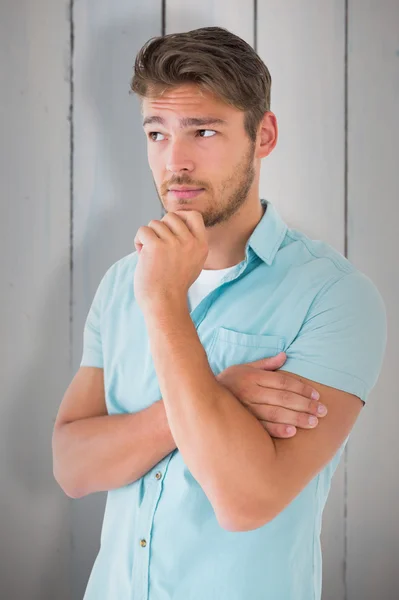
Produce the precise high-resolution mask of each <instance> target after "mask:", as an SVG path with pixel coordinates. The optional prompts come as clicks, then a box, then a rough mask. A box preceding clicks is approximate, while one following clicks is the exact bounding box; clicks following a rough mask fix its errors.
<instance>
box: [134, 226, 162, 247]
mask: <svg viewBox="0 0 399 600" xmlns="http://www.w3.org/2000/svg"><path fill="white" fill-rule="evenodd" d="M159 239H160V238H159V236H158V235H157V234H156V232H155V231H154V230H153V229H151V227H147V226H146V225H142V226H141V227H139V228H138V230H137V233H136V235H135V237H134V245H135V246H136V248H137V246H144V244H150V243H153V242H154V241H156V240H159Z"/></svg>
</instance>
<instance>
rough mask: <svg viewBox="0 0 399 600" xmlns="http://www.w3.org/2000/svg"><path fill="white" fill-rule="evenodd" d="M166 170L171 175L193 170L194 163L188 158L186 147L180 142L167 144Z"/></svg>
mask: <svg viewBox="0 0 399 600" xmlns="http://www.w3.org/2000/svg"><path fill="white" fill-rule="evenodd" d="M166 169H167V170H168V171H170V172H171V173H178V172H179V171H182V170H185V171H192V170H193V169H194V162H193V161H192V160H191V159H190V158H189V156H188V149H187V146H186V145H185V144H184V143H183V142H182V141H180V140H175V141H171V142H169V148H168V156H167V162H166Z"/></svg>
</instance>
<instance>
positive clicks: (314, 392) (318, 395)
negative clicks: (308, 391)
mask: <svg viewBox="0 0 399 600" xmlns="http://www.w3.org/2000/svg"><path fill="white" fill-rule="evenodd" d="M319 398H320V394H319V392H316V390H314V391H313V392H312V399H313V400H318V399H319Z"/></svg>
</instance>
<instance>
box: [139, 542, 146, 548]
mask: <svg viewBox="0 0 399 600" xmlns="http://www.w3.org/2000/svg"><path fill="white" fill-rule="evenodd" d="M146 545H147V542H146V541H145V540H140V546H142V547H143V548H145V547H146Z"/></svg>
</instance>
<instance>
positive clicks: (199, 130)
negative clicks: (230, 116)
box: [197, 129, 216, 137]
mask: <svg viewBox="0 0 399 600" xmlns="http://www.w3.org/2000/svg"><path fill="white" fill-rule="evenodd" d="M201 131H210V132H211V133H216V131H215V130H214V129H198V131H197V133H200V132H201ZM200 137H213V136H209V135H207V136H200Z"/></svg>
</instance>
